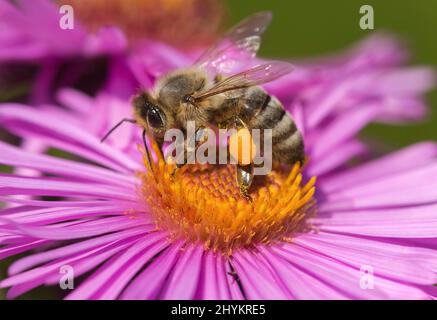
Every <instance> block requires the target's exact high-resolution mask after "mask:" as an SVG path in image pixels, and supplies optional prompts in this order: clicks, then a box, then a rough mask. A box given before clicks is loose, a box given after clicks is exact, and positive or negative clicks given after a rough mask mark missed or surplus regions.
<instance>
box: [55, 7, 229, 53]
mask: <svg viewBox="0 0 437 320" xmlns="http://www.w3.org/2000/svg"><path fill="white" fill-rule="evenodd" d="M57 2H58V3H59V4H60V5H62V4H69V5H71V6H72V7H73V8H74V14H75V16H77V17H78V18H79V20H80V21H81V23H82V24H83V25H85V26H86V27H87V28H88V29H89V30H90V31H96V30H98V29H99V28H101V27H104V26H107V25H111V26H117V27H119V28H120V29H121V30H123V32H124V34H126V35H127V37H128V38H129V39H131V40H135V39H139V38H143V39H144V38H151V39H155V40H161V41H164V42H166V43H170V44H172V45H176V46H179V47H191V46H193V45H206V44H209V43H210V42H211V41H212V40H213V39H214V38H215V36H216V35H217V32H218V29H219V26H220V23H221V19H222V12H223V10H222V9H223V8H222V5H221V3H220V1H217V0H153V1H151V0H111V1H107V0H88V1H82V0H68V1H66V0H57ZM187 21H189V23H187Z"/></svg>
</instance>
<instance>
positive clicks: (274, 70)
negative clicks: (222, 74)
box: [192, 61, 294, 101]
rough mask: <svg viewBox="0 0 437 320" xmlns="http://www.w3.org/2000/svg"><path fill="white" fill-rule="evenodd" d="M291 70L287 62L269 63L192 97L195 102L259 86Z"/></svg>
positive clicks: (234, 76) (225, 80)
mask: <svg viewBox="0 0 437 320" xmlns="http://www.w3.org/2000/svg"><path fill="white" fill-rule="evenodd" d="M293 69H294V67H293V65H292V64H290V63H288V62H285V61H270V62H268V63H265V64H261V65H258V66H255V67H253V68H251V69H248V70H245V71H243V72H240V73H237V74H234V75H232V76H230V77H228V78H225V79H223V80H222V81H220V82H218V83H217V84H215V85H214V86H213V87H212V88H210V89H208V90H206V91H203V92H199V93H196V94H194V95H193V96H192V97H193V98H194V100H195V101H201V100H204V99H206V98H209V97H211V96H215V95H217V94H221V93H226V92H231V91H233V90H237V89H243V88H248V87H252V86H256V85H260V84H263V83H267V82H270V81H273V80H275V79H278V78H280V77H282V76H284V75H286V74H288V73H290V72H291V71H293Z"/></svg>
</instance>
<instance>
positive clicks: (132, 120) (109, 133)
mask: <svg viewBox="0 0 437 320" xmlns="http://www.w3.org/2000/svg"><path fill="white" fill-rule="evenodd" d="M125 122H129V123H137V121H136V120H135V119H122V120H121V121H120V122H118V123H117V124H116V125H115V126H113V127H112V128H111V130H109V131H108V132H107V133H106V134H105V135H104V136H103V138H102V139H100V142H103V141H105V140H106V139H107V138H108V137H109V136H110V135H111V133H113V132H114V131H115V130H116V129H117V128H118V127H119V126H121V125H122V124H123V123H125Z"/></svg>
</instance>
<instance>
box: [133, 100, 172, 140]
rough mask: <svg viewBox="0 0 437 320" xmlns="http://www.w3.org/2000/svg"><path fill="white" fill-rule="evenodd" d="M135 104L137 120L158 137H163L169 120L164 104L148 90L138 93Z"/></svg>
mask: <svg viewBox="0 0 437 320" xmlns="http://www.w3.org/2000/svg"><path fill="white" fill-rule="evenodd" d="M133 105H134V110H135V118H136V120H137V122H138V123H139V124H140V125H141V126H143V127H144V128H147V129H148V130H149V131H150V133H152V134H153V136H154V137H155V138H156V139H158V140H160V139H163V137H164V135H165V131H166V130H167V127H168V121H167V115H166V114H165V112H164V109H163V108H162V106H160V105H159V103H158V102H157V101H156V100H155V99H153V98H152V97H151V96H150V95H149V94H148V93H146V92H141V93H140V94H139V95H137V96H136V97H135V98H134V100H133Z"/></svg>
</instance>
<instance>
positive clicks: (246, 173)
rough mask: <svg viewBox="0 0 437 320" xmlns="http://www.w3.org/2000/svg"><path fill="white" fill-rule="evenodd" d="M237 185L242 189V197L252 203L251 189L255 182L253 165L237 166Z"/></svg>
mask: <svg viewBox="0 0 437 320" xmlns="http://www.w3.org/2000/svg"><path fill="white" fill-rule="evenodd" d="M236 177H237V184H238V187H239V188H240V193H241V195H242V196H243V197H244V198H246V200H248V201H250V202H252V197H251V196H250V194H249V188H250V186H251V185H252V181H253V177H254V174H253V163H251V164H249V165H241V164H237V173H236Z"/></svg>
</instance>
